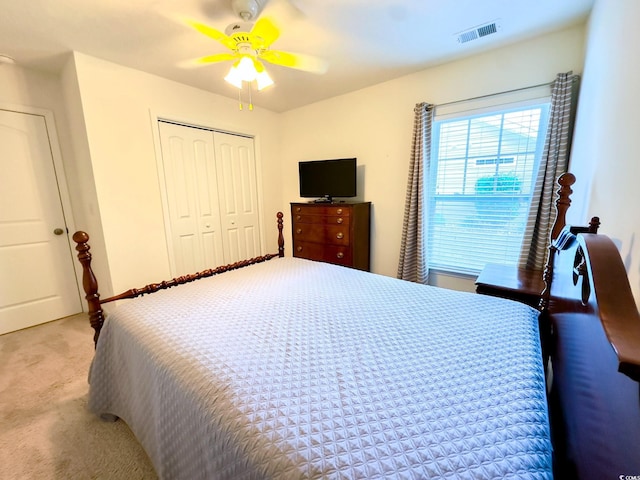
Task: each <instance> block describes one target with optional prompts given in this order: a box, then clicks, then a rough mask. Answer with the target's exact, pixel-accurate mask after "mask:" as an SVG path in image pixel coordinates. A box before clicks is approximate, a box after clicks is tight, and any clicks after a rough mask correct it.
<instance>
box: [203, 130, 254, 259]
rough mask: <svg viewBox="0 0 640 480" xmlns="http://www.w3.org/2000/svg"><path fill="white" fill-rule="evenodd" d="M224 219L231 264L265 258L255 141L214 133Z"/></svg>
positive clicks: (227, 257) (227, 253)
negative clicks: (260, 222)
mask: <svg viewBox="0 0 640 480" xmlns="http://www.w3.org/2000/svg"><path fill="white" fill-rule="evenodd" d="M213 137H214V145H215V151H216V168H217V171H218V186H219V191H220V196H219V198H220V217H221V221H222V231H223V232H224V241H223V246H224V251H225V260H226V261H227V262H237V261H238V260H243V259H246V258H252V257H256V256H259V255H261V252H262V246H261V244H260V224H259V215H258V188H257V173H256V161H255V153H254V145H253V139H252V138H247V137H242V136H238V135H230V134H227V133H221V132H214V134H213Z"/></svg>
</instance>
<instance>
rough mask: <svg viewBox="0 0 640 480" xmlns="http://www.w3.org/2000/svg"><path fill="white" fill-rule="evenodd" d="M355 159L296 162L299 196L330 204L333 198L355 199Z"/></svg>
mask: <svg viewBox="0 0 640 480" xmlns="http://www.w3.org/2000/svg"><path fill="white" fill-rule="evenodd" d="M356 170H357V162H356V159H355V158H337V159H334V160H310V161H304V162H298V172H299V175H300V196H301V197H302V198H315V199H316V200H315V201H316V202H332V201H333V198H334V197H355V196H357V188H356Z"/></svg>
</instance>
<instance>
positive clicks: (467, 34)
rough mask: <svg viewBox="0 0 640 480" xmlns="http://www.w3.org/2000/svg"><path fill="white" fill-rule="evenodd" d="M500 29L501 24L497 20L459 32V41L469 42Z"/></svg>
mask: <svg viewBox="0 0 640 480" xmlns="http://www.w3.org/2000/svg"><path fill="white" fill-rule="evenodd" d="M498 30H500V24H499V23H498V22H497V21H495V22H490V23H485V24H484V25H479V26H477V27H473V28H471V29H469V30H465V31H464V32H460V33H457V34H456V37H457V38H458V43H467V42H470V41H472V40H477V39H479V38H482V37H486V36H487V35H492V34H494V33H497V32H498Z"/></svg>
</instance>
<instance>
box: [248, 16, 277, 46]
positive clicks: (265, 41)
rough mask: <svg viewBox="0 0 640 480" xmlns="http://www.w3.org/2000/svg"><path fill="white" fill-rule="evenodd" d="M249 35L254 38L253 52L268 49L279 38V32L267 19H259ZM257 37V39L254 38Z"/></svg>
mask: <svg viewBox="0 0 640 480" xmlns="http://www.w3.org/2000/svg"><path fill="white" fill-rule="evenodd" d="M251 35H252V36H253V37H254V43H255V44H254V45H251V46H252V47H253V49H254V50H259V49H261V48H268V47H269V45H271V44H272V43H273V42H275V41H276V40H277V39H278V37H279V36H280V31H279V30H278V27H276V26H275V25H274V23H273V22H272V21H271V20H269V19H268V18H267V17H262V18H260V19H259V20H258V21H257V22H256V24H255V25H254V26H253V28H252V29H251ZM255 37H257V38H255Z"/></svg>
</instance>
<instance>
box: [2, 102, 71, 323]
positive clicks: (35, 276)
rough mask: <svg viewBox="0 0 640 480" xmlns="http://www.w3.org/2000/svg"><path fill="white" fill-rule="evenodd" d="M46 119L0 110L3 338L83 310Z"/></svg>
mask: <svg viewBox="0 0 640 480" xmlns="http://www.w3.org/2000/svg"><path fill="white" fill-rule="evenodd" d="M73 262H74V258H73V252H72V250H71V246H70V242H69V238H68V235H67V228H66V225H65V219H64V215H63V211H62V202H61V199H60V193H59V191H58V182H57V179H56V171H55V167H54V161H53V156H52V153H51V145H50V144H49V136H48V132H47V126H46V121H45V118H44V117H43V116H40V115H34V114H28V113H19V112H13V111H7V110H0V334H3V333H7V332H11V331H14V330H19V329H22V328H26V327H30V326H32V325H36V324H39V323H44V322H48V321H51V320H55V319H58V318H62V317H66V316H68V315H73V314H75V313H79V312H81V311H82V306H81V303H80V294H79V292H78V286H77V283H76V277H75V272H74V269H73Z"/></svg>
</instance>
